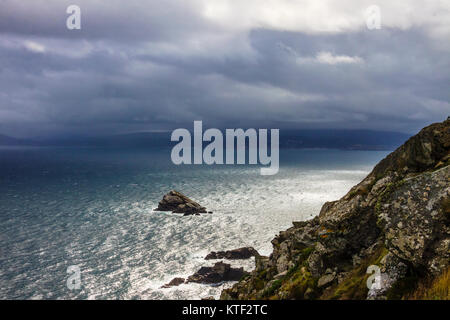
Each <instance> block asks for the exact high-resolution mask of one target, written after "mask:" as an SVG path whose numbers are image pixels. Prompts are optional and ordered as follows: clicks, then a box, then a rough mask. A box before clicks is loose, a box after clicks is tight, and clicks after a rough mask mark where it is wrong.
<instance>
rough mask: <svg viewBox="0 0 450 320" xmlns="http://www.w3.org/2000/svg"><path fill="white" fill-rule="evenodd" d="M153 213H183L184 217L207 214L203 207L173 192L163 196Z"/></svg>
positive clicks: (179, 193)
mask: <svg viewBox="0 0 450 320" xmlns="http://www.w3.org/2000/svg"><path fill="white" fill-rule="evenodd" d="M155 211H171V212H173V213H184V215H192V214H200V213H207V211H206V208H205V207H202V206H201V205H200V204H198V203H197V202H195V201H193V200H191V199H189V198H188V197H186V196H185V195H184V194H182V193H181V192H178V191H175V190H172V191H169V193H167V194H166V195H164V197H163V199H162V200H161V201H160V202H159V204H158V208H156V209H155Z"/></svg>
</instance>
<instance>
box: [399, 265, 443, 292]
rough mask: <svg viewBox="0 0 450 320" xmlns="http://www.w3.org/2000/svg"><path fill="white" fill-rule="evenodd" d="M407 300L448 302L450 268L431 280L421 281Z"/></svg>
mask: <svg viewBox="0 0 450 320" xmlns="http://www.w3.org/2000/svg"><path fill="white" fill-rule="evenodd" d="M404 298H405V299H407V300H450V267H448V268H447V269H446V270H445V271H444V272H443V273H442V274H441V275H440V276H437V277H436V278H435V279H433V280H428V281H422V282H420V283H419V284H418V286H417V288H416V290H415V291H414V292H413V293H411V294H410V295H408V296H405V297H404Z"/></svg>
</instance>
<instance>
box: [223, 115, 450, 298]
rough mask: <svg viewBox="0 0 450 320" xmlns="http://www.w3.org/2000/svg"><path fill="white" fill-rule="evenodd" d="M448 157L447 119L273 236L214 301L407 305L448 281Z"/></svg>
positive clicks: (449, 226)
mask: <svg viewBox="0 0 450 320" xmlns="http://www.w3.org/2000/svg"><path fill="white" fill-rule="evenodd" d="M449 150H450V120H446V121H444V122H442V123H436V124H433V125H430V126H428V127H426V128H424V129H422V130H421V131H420V132H419V133H418V134H417V135H415V136H413V137H411V138H410V139H409V140H408V141H407V142H406V143H405V144H403V145H402V146H401V147H399V148H398V149H397V150H395V151H394V152H392V153H391V154H390V155H388V156H387V157H386V158H385V159H383V160H382V161H381V162H380V163H379V164H378V165H376V166H375V168H374V169H373V171H372V172H371V173H370V174H369V175H368V176H367V177H366V178H365V179H364V180H363V181H362V182H361V183H359V184H358V185H356V186H354V187H353V188H352V189H351V190H350V191H349V192H348V193H347V194H346V195H345V196H344V197H343V198H341V199H340V200H338V201H333V202H327V203H325V204H324V205H323V207H322V209H321V211H320V214H319V216H317V217H315V218H314V219H312V220H309V221H302V222H294V223H293V227H291V228H289V229H288V230H286V231H282V232H280V234H279V235H278V236H277V237H275V238H274V239H273V240H272V245H273V252H272V254H271V255H270V256H269V257H264V256H260V255H255V269H254V270H253V271H252V272H251V273H250V274H249V275H248V276H244V277H243V278H242V279H241V280H240V281H239V282H238V283H236V284H235V285H234V286H233V287H232V288H230V289H225V290H223V291H222V294H221V299H408V297H409V296H411V295H415V296H419V297H420V294H418V293H417V292H415V290H416V291H417V288H419V287H421V284H422V283H425V282H426V283H436V281H437V283H439V281H441V282H442V281H448V277H447V278H445V279H444V280H442V279H441V278H440V277H442V276H441V275H442V274H448V269H449V264H450V154H449ZM446 279H447V280H446ZM425 280H427V281H425ZM433 281H434V282H433ZM441 286H442V284H441ZM445 286H446V287H447V288H446V290H447V291H445V290H443V291H445V292H446V293H445V292H444V293H440V295H444V297H442V296H438V298H440V299H442V298H444V299H445V298H446V299H448V298H449V297H448V286H449V285H448V283H446V284H444V287H445ZM431 289H433V288H430V290H431ZM423 290H425V289H423ZM427 290H428V289H427ZM441 291H442V290H441ZM441 291H439V292H441ZM421 294H422V296H424V297H425V296H426V292H425V291H424V292H423V293H421ZM433 294H434V296H435V297H436V295H439V294H436V293H433ZM430 296H433V295H430Z"/></svg>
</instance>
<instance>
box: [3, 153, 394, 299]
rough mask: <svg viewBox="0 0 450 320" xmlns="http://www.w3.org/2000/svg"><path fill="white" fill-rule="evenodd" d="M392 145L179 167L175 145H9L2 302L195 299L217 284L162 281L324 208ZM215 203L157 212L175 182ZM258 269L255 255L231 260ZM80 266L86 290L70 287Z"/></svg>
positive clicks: (265, 241)
mask: <svg viewBox="0 0 450 320" xmlns="http://www.w3.org/2000/svg"><path fill="white" fill-rule="evenodd" d="M386 154H387V152H373V151H337V150H281V158H280V171H279V173H278V174H277V175H274V176H261V175H260V174H259V166H242V165H241V166H237V165H236V166H226V165H223V166H175V165H173V164H172V163H171V161H170V149H167V150H152V149H120V150H119V149H112V148H110V149H100V148H1V149H0V243H1V246H0V283H1V286H0V299H183V298H192V299H199V298H201V297H205V296H210V295H213V296H215V297H217V296H218V295H219V294H220V291H221V290H222V288H223V287H224V286H229V285H231V283H227V284H224V285H220V286H206V285H200V284H189V285H181V286H179V287H174V288H171V289H159V287H160V286H161V285H162V284H164V283H166V282H168V281H170V280H171V279H172V278H174V277H176V276H181V277H186V276H188V275H190V274H192V273H194V272H195V271H196V270H198V268H200V267H201V266H205V265H212V264H213V263H214V261H205V260H204V259H203V258H204V256H205V255H206V254H207V253H208V252H209V251H212V250H226V249H233V248H237V247H241V246H253V247H255V248H256V249H257V250H258V251H260V253H262V254H269V253H270V252H271V244H270V240H271V239H272V238H273V237H274V236H275V234H277V233H278V232H279V231H281V230H283V229H286V228H288V227H290V226H291V222H292V221H293V220H304V219H308V218H311V217H313V216H314V215H316V214H318V212H319V210H320V207H321V205H322V204H323V202H325V201H329V200H335V199H338V198H340V197H341V196H342V195H344V194H345V193H346V192H347V191H348V189H349V188H350V187H352V186H353V185H355V184H356V183H358V182H359V181H360V180H362V179H363V178H364V177H365V176H366V174H367V173H368V172H369V171H370V170H371V169H372V167H373V165H374V164H376V163H377V162H378V161H379V160H381V159H382V158H383V157H384V156H385V155H386ZM171 189H176V190H179V191H181V192H183V193H185V194H186V195H188V196H189V197H191V198H192V199H194V200H196V201H198V202H199V203H201V204H202V205H204V206H206V207H207V208H208V209H209V210H212V211H214V214H212V215H209V214H207V215H202V216H189V217H183V216H180V215H176V214H169V213H161V212H154V211H152V209H153V208H155V207H156V206H157V203H158V201H159V200H160V199H161V197H162V196H163V195H164V194H165V193H166V192H167V191H169V190H171ZM231 263H232V264H233V265H235V266H240V265H242V266H244V267H245V268H246V269H248V270H250V269H251V268H252V267H253V261H252V260H249V261H244V262H236V261H232V262H231ZM70 265H78V266H79V267H80V269H81V289H80V290H69V289H68V288H67V286H66V280H67V278H68V276H69V275H68V274H67V267H68V266H70Z"/></svg>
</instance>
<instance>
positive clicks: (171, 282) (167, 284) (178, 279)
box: [161, 278, 185, 288]
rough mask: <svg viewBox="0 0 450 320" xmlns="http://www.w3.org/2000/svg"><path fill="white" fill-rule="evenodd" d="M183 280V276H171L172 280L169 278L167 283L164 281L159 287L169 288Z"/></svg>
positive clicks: (181, 282)
mask: <svg viewBox="0 0 450 320" xmlns="http://www.w3.org/2000/svg"><path fill="white" fill-rule="evenodd" d="M184 281H185V280H184V278H173V279H172V280H170V282H169V283H166V284H165V285H163V286H162V287H161V288H170V287H175V286H179V285H180V284H183V283H184Z"/></svg>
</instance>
